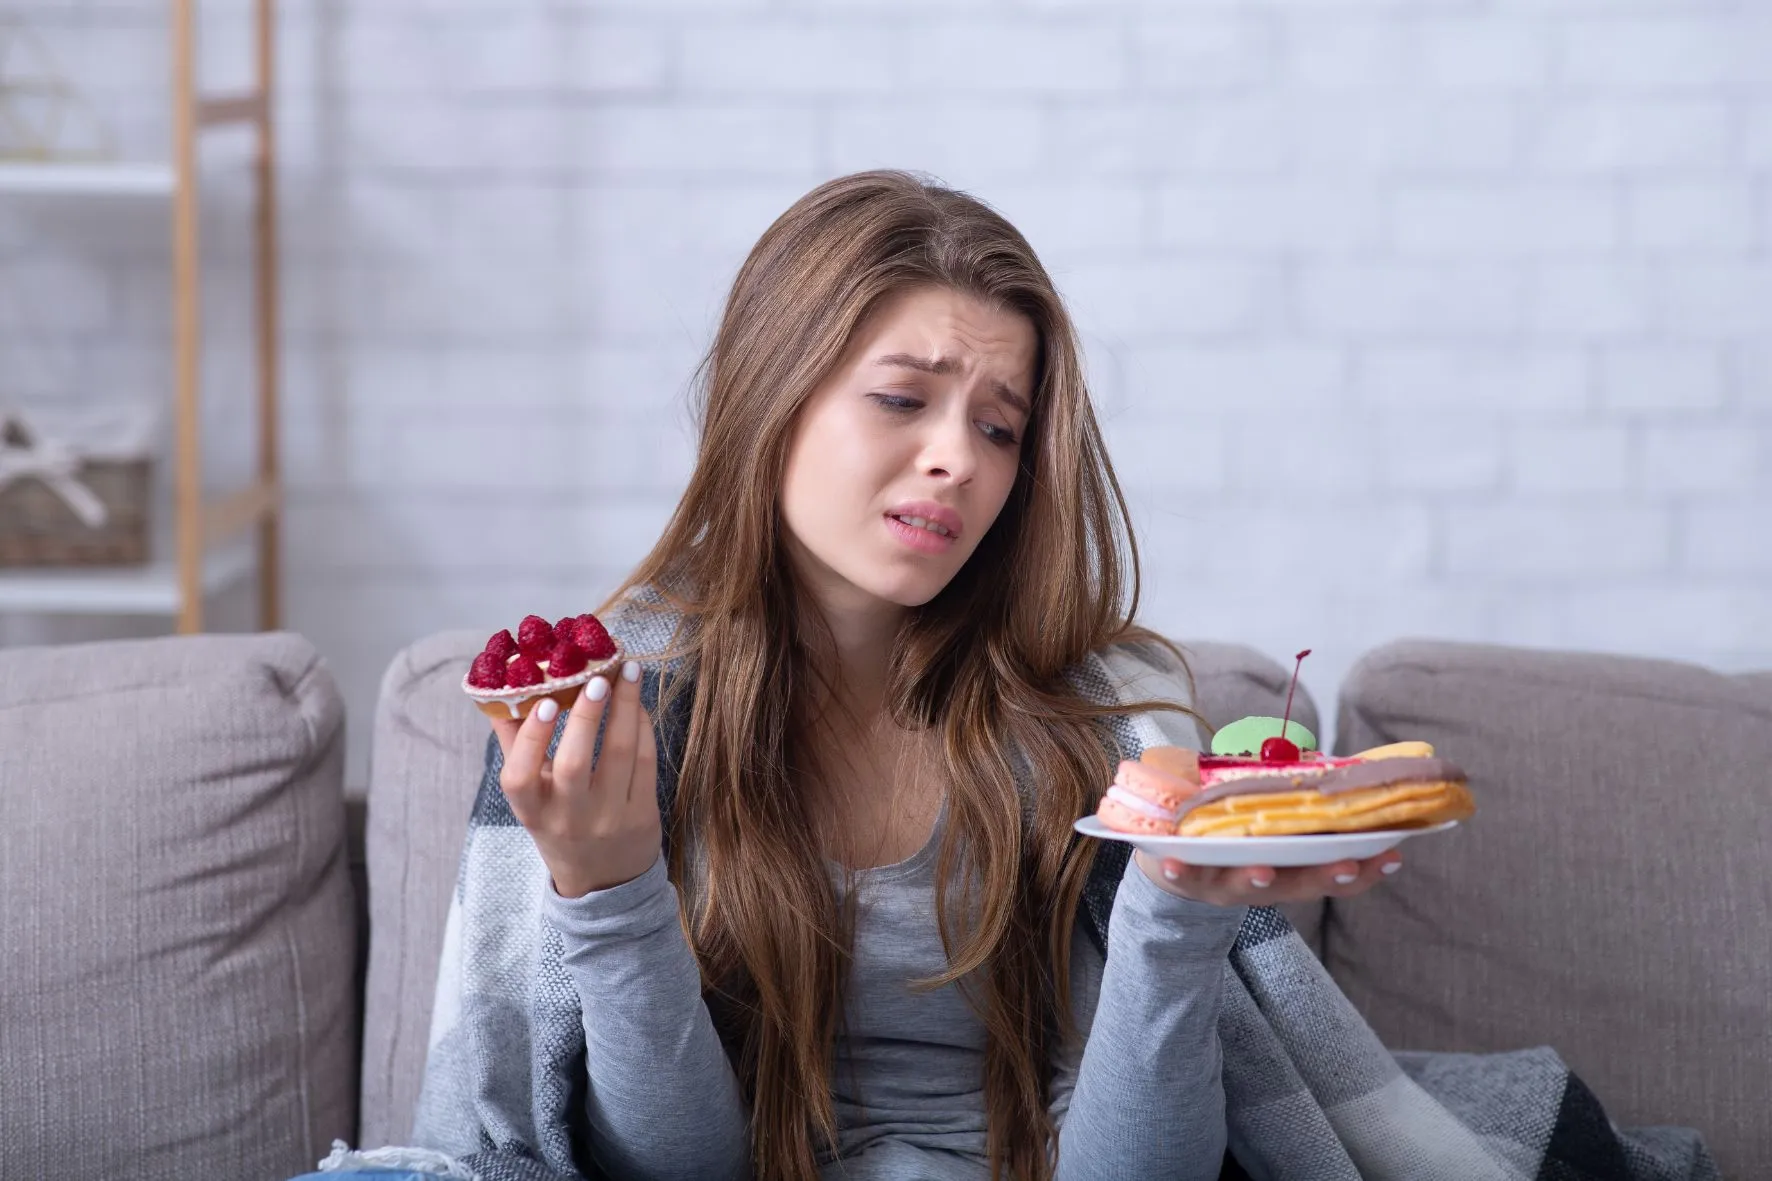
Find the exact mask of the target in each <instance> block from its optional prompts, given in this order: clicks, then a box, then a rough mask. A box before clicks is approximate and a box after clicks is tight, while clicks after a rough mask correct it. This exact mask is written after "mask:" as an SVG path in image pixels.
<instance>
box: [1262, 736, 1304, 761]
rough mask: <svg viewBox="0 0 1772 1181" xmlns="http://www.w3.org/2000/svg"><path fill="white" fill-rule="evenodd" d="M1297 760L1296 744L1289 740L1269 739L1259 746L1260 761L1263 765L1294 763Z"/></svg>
mask: <svg viewBox="0 0 1772 1181" xmlns="http://www.w3.org/2000/svg"><path fill="white" fill-rule="evenodd" d="M1298 760H1299V752H1298V744H1297V743H1296V742H1293V741H1292V740H1291V739H1290V738H1279V737H1275V738H1269V739H1266V740H1265V741H1263V742H1262V744H1261V761H1262V762H1264V763H1296V762H1298Z"/></svg>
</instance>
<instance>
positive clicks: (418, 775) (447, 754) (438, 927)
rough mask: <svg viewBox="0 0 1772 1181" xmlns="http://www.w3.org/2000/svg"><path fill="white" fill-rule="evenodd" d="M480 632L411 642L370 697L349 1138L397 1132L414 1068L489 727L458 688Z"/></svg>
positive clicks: (407, 1128)
mask: <svg viewBox="0 0 1772 1181" xmlns="http://www.w3.org/2000/svg"><path fill="white" fill-rule="evenodd" d="M485 641H486V637H485V636H482V635H478V634H477V633H474V632H463V631H450V632H442V633H439V634H437V635H433V636H430V637H427V638H425V639H422V640H420V641H418V642H417V643H415V644H413V645H412V646H411V647H409V648H407V649H405V650H404V651H402V652H401V653H399V654H398V655H397V656H395V657H394V660H393V662H392V663H391V664H390V665H389V666H388V669H387V672H386V673H385V674H384V675H383V677H382V683H381V695H380V698H379V700H378V701H377V703H376V710H375V733H374V738H373V745H372V746H371V748H370V755H369V797H368V809H369V811H368V819H367V824H366V827H365V832H364V852H365V857H366V860H367V862H368V879H369V916H370V919H369V972H368V980H367V983H366V985H365V988H364V994H363V1069H362V1095H361V1102H362V1139H361V1141H360V1143H362V1144H364V1145H369V1146H372V1147H373V1146H377V1145H384V1144H406V1143H409V1139H408V1137H409V1136H410V1134H411V1131H412V1113H413V1110H414V1108H415V1107H416V1106H417V1104H418V1089H419V1084H420V1082H421V1081H423V1078H424V1062H425V1050H426V1046H427V1043H428V1041H429V1039H430V1023H431V1003H432V1000H433V995H434V993H435V991H436V982H437V957H438V954H439V953H440V951H441V949H442V946H443V924H444V921H445V919H447V917H448V915H449V900H450V896H451V894H452V893H453V892H454V889H455V877H456V869H457V866H458V864H459V862H460V859H461V848H462V841H463V840H464V838H465V837H466V836H467V831H468V814H469V813H470V812H471V811H472V810H473V805H474V796H475V794H476V793H477V792H478V791H479V789H480V775H481V768H482V766H483V764H484V760H485V756H486V739H487V737H488V736H489V735H490V734H491V733H492V730H491V727H490V726H489V725H488V724H487V721H486V717H485V715H484V714H482V713H480V712H479V711H478V710H476V709H475V708H474V707H473V705H472V704H471V703H470V702H469V701H468V700H467V698H466V697H464V696H463V695H462V691H461V678H462V673H463V672H465V671H466V669H467V666H468V663H469V662H470V661H471V660H472V659H473V657H474V654H475V653H476V652H478V651H479V650H480V647H481V645H482V644H484V643H485Z"/></svg>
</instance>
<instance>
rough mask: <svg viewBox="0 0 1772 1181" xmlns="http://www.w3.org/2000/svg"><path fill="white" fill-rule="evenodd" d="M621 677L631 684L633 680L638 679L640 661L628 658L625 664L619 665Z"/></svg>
mask: <svg viewBox="0 0 1772 1181" xmlns="http://www.w3.org/2000/svg"><path fill="white" fill-rule="evenodd" d="M621 679H622V680H624V681H627V682H628V683H629V684H632V683H633V682H635V681H637V680H639V679H640V663H639V661H637V660H630V661H628V662H627V663H626V664H624V665H622V666H621Z"/></svg>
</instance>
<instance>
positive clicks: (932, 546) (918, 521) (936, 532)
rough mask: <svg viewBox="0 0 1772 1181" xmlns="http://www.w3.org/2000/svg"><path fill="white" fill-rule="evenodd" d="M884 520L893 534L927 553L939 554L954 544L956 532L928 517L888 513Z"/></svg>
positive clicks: (911, 546)
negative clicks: (953, 532)
mask: <svg viewBox="0 0 1772 1181" xmlns="http://www.w3.org/2000/svg"><path fill="white" fill-rule="evenodd" d="M883 520H884V521H885V522H886V528H887V529H889V530H891V531H892V534H893V536H895V537H897V538H898V539H899V540H900V541H902V542H904V544H905V545H907V546H909V547H910V548H912V549H914V550H917V551H919V552H920V553H926V554H939V553H943V552H945V551H947V550H948V549H949V548H951V547H952V546H953V544H954V541H955V537H954V534H952V533H951V532H949V531H948V529H947V528H946V527H945V526H943V525H939V524H937V523H935V522H934V521H931V520H929V519H928V518H926V517H916V516H899V515H896V514H893V513H887V514H886V515H885V517H884V518H883Z"/></svg>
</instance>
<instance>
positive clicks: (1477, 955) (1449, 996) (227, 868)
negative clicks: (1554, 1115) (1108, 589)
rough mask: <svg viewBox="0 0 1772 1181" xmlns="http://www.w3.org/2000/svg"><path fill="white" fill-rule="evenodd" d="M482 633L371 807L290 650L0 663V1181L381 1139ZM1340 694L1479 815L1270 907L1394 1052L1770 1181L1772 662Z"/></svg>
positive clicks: (456, 790) (1445, 665)
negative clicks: (1377, 879)
mask: <svg viewBox="0 0 1772 1181" xmlns="http://www.w3.org/2000/svg"><path fill="white" fill-rule="evenodd" d="M479 638H480V637H478V636H477V635H470V634H466V633H447V634H443V635H438V636H433V637H430V638H428V639H425V640H421V641H419V642H418V643H416V644H414V645H412V646H411V647H410V648H408V649H407V650H405V651H404V652H402V653H401V654H400V655H399V656H398V657H397V658H396V659H395V661H394V662H393V664H392V665H391V666H390V667H389V669H388V671H387V674H386V677H385V679H384V681H383V684H382V692H381V697H380V701H379V703H378V706H377V710H376V715H375V717H374V719H373V735H372V739H373V753H372V765H371V774H370V783H369V787H368V794H367V799H358V800H347V799H346V797H345V793H344V790H343V788H342V786H341V782H342V746H343V731H344V716H343V708H342V705H341V701H340V698H339V695H338V691H337V688H336V686H335V685H334V684H333V682H332V679H331V677H330V676H329V675H328V673H327V670H326V667H325V665H324V663H323V662H322V661H321V660H320V659H319V657H318V656H317V655H316V653H315V652H314V650H313V648H312V647H311V646H310V645H309V644H308V643H307V641H305V640H303V639H302V638H301V637H299V636H296V635H292V634H287V633H279V634H269V635H256V636H202V637H193V638H178V639H162V640H148V641H137V642H129V643H109V644H102V645H90V646H81V645H76V646H67V647H58V648H37V649H17V650H11V651H0V802H3V803H4V805H5V810H6V816H7V818H8V822H7V823H6V824H5V825H4V826H0V897H3V898H4V905H3V906H0V1063H3V1064H4V1069H3V1070H0V1177H3V1178H8V1179H10V1178H15V1177H16V1178H63V1177H67V1178H112V1177H124V1176H127V1177H131V1178H141V1179H159V1178H164V1179H166V1181H173V1179H175V1178H176V1179H178V1181H185V1179H187V1178H212V1177H213V1178H229V1179H231V1181H232V1179H255V1178H264V1179H273V1181H274V1179H277V1178H284V1177H287V1176H289V1175H291V1174H294V1173H298V1172H302V1171H304V1170H307V1169H311V1168H313V1166H314V1164H315V1162H316V1161H317V1160H318V1159H319V1158H320V1157H321V1156H323V1155H325V1153H326V1151H327V1149H328V1146H329V1143H330V1141H331V1140H332V1139H333V1138H335V1137H337V1138H342V1139H345V1140H348V1141H350V1142H351V1143H353V1144H368V1145H375V1144H383V1143H400V1142H403V1141H404V1139H405V1135H406V1131H407V1126H408V1121H409V1120H410V1117H411V1113H412V1109H413V1104H414V1101H415V1098H416V1095H417V1090H418V1083H419V1078H420V1076H421V1073H422V1069H423V1062H424V1053H425V1043H426V1038H427V1033H428V1026H429V1014H430V1006H431V986H432V980H433V975H434V971H435V965H436V959H437V954H438V948H439V946H440V943H441V938H442V931H443V923H444V916H445V914H446V912H447V909H448V903H449V893H450V889H451V887H452V884H453V882H454V879H455V873H456V863H457V855H458V853H459V850H460V845H461V840H462V836H463V833H464V832H465V830H466V821H467V814H468V809H469V805H470V802H471V800H472V797H473V793H474V791H475V789H476V786H477V783H478V779H479V768H480V760H481V756H482V752H483V749H484V742H485V735H486V726H485V723H484V720H483V719H482V718H481V716H480V715H479V714H478V713H476V712H475V711H473V710H472V709H471V708H469V706H468V705H467V703H466V702H465V701H464V700H463V699H462V698H461V697H460V693H459V690H458V689H457V688H456V686H457V684H458V683H459V677H460V675H461V670H462V668H463V667H464V666H465V664H466V662H467V660H468V659H469V657H470V656H471V655H472V653H473V651H474V650H475V649H476V647H477V642H478V640H479ZM1191 647H1192V650H1193V652H1194V655H1195V667H1196V671H1197V673H1198V675H1199V678H1200V683H1201V695H1202V702H1203V705H1204V709H1205V712H1206V714H1207V716H1208V718H1209V719H1210V720H1212V721H1213V722H1214V723H1222V722H1224V721H1226V720H1228V719H1230V718H1233V717H1237V716H1240V715H1242V714H1246V713H1270V712H1278V706H1279V702H1280V700H1281V699H1282V697H1283V695H1284V690H1285V683H1286V678H1287V671H1288V670H1286V669H1285V668H1282V667H1281V666H1280V665H1278V664H1277V663H1275V662H1273V661H1271V660H1269V659H1266V658H1265V657H1262V656H1259V655H1258V654H1256V653H1254V652H1252V651H1250V650H1248V649H1246V648H1241V647H1236V646H1230V645H1220V644H1195V645H1192V646H1191ZM1342 701H1343V711H1342V716H1341V718H1340V727H1339V729H1340V734H1341V741H1340V746H1341V748H1342V749H1343V750H1344V751H1345V750H1351V749H1358V748H1362V747H1365V746H1370V745H1376V744H1378V743H1382V742H1387V741H1392V740H1395V739H1398V738H1425V739H1427V740H1429V741H1431V742H1433V743H1434V744H1435V745H1436V746H1438V747H1439V748H1440V750H1441V751H1442V752H1443V753H1445V754H1446V755H1448V756H1449V757H1451V758H1453V759H1454V760H1456V761H1458V762H1460V763H1462V764H1463V765H1464V766H1465V767H1466V768H1467V770H1469V771H1470V773H1471V776H1472V780H1473V785H1472V786H1473V791H1474V793H1475V795H1476V797H1477V799H1478V802H1479V808H1480V811H1479V814H1478V815H1477V817H1476V818H1475V819H1474V820H1472V821H1471V822H1470V823H1469V824H1468V825H1466V826H1464V827H1463V828H1461V829H1459V830H1456V831H1455V832H1453V833H1451V834H1448V835H1446V836H1441V837H1433V838H1426V839H1422V840H1420V841H1416V842H1411V843H1410V844H1408V845H1406V846H1404V852H1405V858H1406V862H1407V864H1406V867H1405V869H1404V872H1403V873H1401V874H1399V875H1398V876H1397V877H1396V878H1395V879H1393V880H1390V881H1387V882H1386V883H1384V884H1383V885H1382V886H1380V887H1379V888H1378V889H1376V890H1374V891H1373V892H1372V893H1371V894H1369V895H1366V896H1364V897H1362V898H1359V899H1355V900H1351V901H1347V902H1338V903H1335V904H1332V905H1327V906H1317V905H1313V906H1308V907H1294V908H1291V917H1292V918H1293V920H1294V922H1295V924H1296V925H1297V926H1298V927H1299V929H1300V930H1301V932H1302V933H1304V934H1305V936H1306V938H1307V939H1309V940H1310V941H1311V943H1312V945H1313V946H1314V947H1315V948H1317V950H1318V953H1319V954H1320V955H1322V956H1323V957H1324V960H1325V962H1326V963H1327V964H1328V966H1329V968H1330V970H1331V971H1332V973H1333V974H1334V975H1335V977H1336V979H1337V980H1338V981H1339V982H1340V983H1341V985H1342V987H1343V988H1344V989H1345V990H1346V991H1347V993H1348V995H1349V996H1350V997H1352V998H1353V1000H1354V1001H1355V1003H1356V1004H1358V1005H1359V1006H1360V1008H1361V1009H1362V1010H1363V1011H1364V1012H1365V1014H1366V1015H1367V1017H1368V1019H1369V1020H1370V1021H1371V1022H1372V1024H1373V1026H1374V1027H1375V1028H1376V1029H1377V1031H1378V1032H1379V1034H1380V1035H1381V1036H1382V1037H1383V1038H1384V1039H1385V1041H1386V1043H1387V1044H1389V1045H1391V1046H1394V1047H1397V1048H1424V1049H1464V1050H1479V1051H1480V1050H1491V1049H1506V1048H1515V1047H1521V1046H1530V1045H1537V1044H1544V1043H1548V1044H1550V1045H1552V1046H1554V1047H1556V1049H1557V1050H1558V1051H1560V1052H1561V1053H1562V1055H1563V1056H1564V1058H1565V1059H1566V1060H1568V1062H1569V1063H1570V1064H1571V1066H1572V1067H1573V1068H1574V1069H1575V1071H1576V1072H1577V1073H1578V1074H1580V1075H1581V1076H1582V1078H1583V1079H1585V1080H1586V1082H1587V1083H1588V1084H1589V1085H1590V1086H1591V1087H1592V1089H1593V1090H1594V1091H1595V1092H1596V1093H1597V1094H1598V1095H1599V1097H1600V1099H1601V1100H1602V1102H1604V1103H1605V1104H1606V1106H1607V1107H1608V1109H1609V1110H1610V1111H1611V1113H1612V1114H1613V1116H1614V1117H1615V1118H1616V1119H1617V1120H1618V1122H1620V1123H1621V1124H1625V1125H1641V1124H1652V1123H1672V1124H1681V1125H1688V1126H1694V1127H1697V1128H1699V1129H1701V1130H1702V1131H1703V1132H1704V1133H1705V1135H1706V1137H1707V1139H1708V1141H1709V1144H1710V1147H1711V1149H1712V1152H1713V1154H1714V1155H1715V1157H1716V1158H1717V1160H1718V1162H1719V1163H1720V1164H1721V1166H1722V1168H1723V1170H1724V1173H1725V1175H1728V1176H1740V1177H1750V1176H1755V1175H1758V1173H1759V1172H1760V1171H1762V1170H1763V1169H1764V1167H1765V1162H1766V1161H1768V1160H1772V1128H1769V1127H1768V1123H1767V1121H1766V1120H1765V1119H1764V1110H1765V1105H1766V1100H1767V1097H1768V1096H1772V1022H1769V1021H1768V998H1767V988H1768V985H1769V983H1772V935H1769V934H1768V932H1772V808H1768V807H1767V806H1766V804H1765V799H1766V794H1765V793H1766V782H1765V778H1764V775H1763V773H1762V770H1761V769H1762V768H1764V767H1766V766H1768V765H1772V674H1760V675H1756V676H1736V677H1730V676H1722V675H1719V674H1716V673H1712V672H1709V671H1706V670H1704V669H1700V668H1696V667H1691V666H1687V665H1680V664H1673V663H1667V662H1660V661H1649V660H1636V659H1626V658H1620V657H1603V656H1587V655H1571V654H1559V653H1548V652H1539V651H1526V650H1515V649H1504V648H1495V647H1483V646H1472V645H1455V644H1444V643H1426V642H1410V643H1399V644H1394V645H1390V646H1387V647H1385V648H1382V649H1379V650H1377V651H1374V652H1372V653H1370V654H1368V655H1367V656H1366V657H1365V658H1364V659H1363V660H1362V661H1361V662H1360V663H1359V665H1358V666H1357V667H1356V668H1355V669H1354V670H1353V672H1352V673H1351V675H1350V677H1349V679H1348V681H1347V683H1346V684H1345V685H1344V686H1343V696H1342ZM1298 712H1299V713H1300V716H1301V718H1302V720H1304V721H1305V722H1306V723H1307V724H1314V723H1315V721H1316V718H1315V711H1314V709H1313V707H1312V705H1311V703H1310V701H1309V700H1308V698H1306V699H1305V700H1304V701H1303V703H1302V707H1301V708H1300V709H1299V711H1298ZM365 721H368V719H365Z"/></svg>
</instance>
